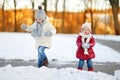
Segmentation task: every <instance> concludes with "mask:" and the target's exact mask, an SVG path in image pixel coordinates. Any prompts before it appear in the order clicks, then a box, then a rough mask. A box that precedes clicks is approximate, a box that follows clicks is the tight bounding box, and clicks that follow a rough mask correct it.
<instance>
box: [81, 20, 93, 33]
mask: <svg viewBox="0 0 120 80" xmlns="http://www.w3.org/2000/svg"><path fill="white" fill-rule="evenodd" d="M86 27H87V28H88V29H89V30H90V32H91V23H88V22H85V23H84V24H83V25H82V27H81V29H83V28H86Z"/></svg>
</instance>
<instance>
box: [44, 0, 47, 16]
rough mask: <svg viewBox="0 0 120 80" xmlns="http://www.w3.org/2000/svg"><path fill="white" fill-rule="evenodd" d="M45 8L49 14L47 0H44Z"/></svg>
mask: <svg viewBox="0 0 120 80" xmlns="http://www.w3.org/2000/svg"><path fill="white" fill-rule="evenodd" d="M44 10H45V12H46V14H47V0H44Z"/></svg>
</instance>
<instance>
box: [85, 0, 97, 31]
mask: <svg viewBox="0 0 120 80" xmlns="http://www.w3.org/2000/svg"><path fill="white" fill-rule="evenodd" d="M88 3H90V9H89V6H88ZM84 5H85V15H84V17H85V19H86V13H87V9H89V10H90V17H91V27H92V33H95V28H94V27H93V11H92V0H84ZM84 21H85V20H84Z"/></svg>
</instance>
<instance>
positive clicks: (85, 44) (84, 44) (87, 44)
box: [82, 43, 90, 49]
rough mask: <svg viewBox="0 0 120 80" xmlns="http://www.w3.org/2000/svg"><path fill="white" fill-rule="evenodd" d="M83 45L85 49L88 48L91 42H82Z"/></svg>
mask: <svg viewBox="0 0 120 80" xmlns="http://www.w3.org/2000/svg"><path fill="white" fill-rule="evenodd" d="M82 47H83V48H84V49H87V48H89V47H90V44H89V43H83V44H82Z"/></svg>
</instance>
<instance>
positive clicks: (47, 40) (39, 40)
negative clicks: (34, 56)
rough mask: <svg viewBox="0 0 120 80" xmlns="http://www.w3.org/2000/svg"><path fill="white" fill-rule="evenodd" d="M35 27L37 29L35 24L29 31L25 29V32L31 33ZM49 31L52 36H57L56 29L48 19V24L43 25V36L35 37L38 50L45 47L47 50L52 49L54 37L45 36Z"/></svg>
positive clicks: (28, 28)
mask: <svg viewBox="0 0 120 80" xmlns="http://www.w3.org/2000/svg"><path fill="white" fill-rule="evenodd" d="M34 27H35V22H34V23H33V24H32V25H31V26H28V27H27V29H25V30H26V31H28V32H31V31H32V30H33V29H34ZM48 31H50V32H51V33H52V35H54V34H56V29H55V28H54V26H53V25H52V24H51V23H50V22H49V21H48V19H47V21H46V23H45V24H44V25H43V30H42V36H41V37H35V41H36V48H38V47H39V46H45V47H47V48H50V47H51V39H52V36H45V35H44V34H45V32H48Z"/></svg>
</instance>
